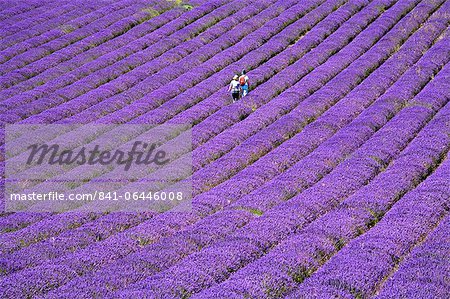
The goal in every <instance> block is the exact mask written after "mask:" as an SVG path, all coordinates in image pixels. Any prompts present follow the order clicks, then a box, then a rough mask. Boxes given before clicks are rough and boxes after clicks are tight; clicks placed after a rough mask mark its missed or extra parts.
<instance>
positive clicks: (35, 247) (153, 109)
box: [0, 0, 450, 299]
mask: <svg viewBox="0 0 450 299" xmlns="http://www.w3.org/2000/svg"><path fill="white" fill-rule="evenodd" d="M449 25H450V2H448V1H445V0H422V1H420V0H400V1H394V0H306V1H298V0H248V1H240V0H234V1H225V0H211V1H204V0H192V1H179V0H173V1H172V0H167V1H163V0H146V1H145V0H116V1H112V0H102V1H87V0H76V1H65V0H53V1H52V0H51V1H42V0H26V1H15V0H0V28H1V32H0V36H1V39H2V43H0V121H1V122H2V124H3V125H6V124H12V123H15V124H36V123H39V124H148V123H152V124H191V125H192V142H193V144H192V151H191V152H186V151H184V149H183V150H180V151H178V152H176V153H175V155H174V157H173V159H174V160H176V161H177V163H184V162H187V161H190V159H192V161H193V173H190V174H185V176H184V177H183V180H182V181H181V182H179V183H180V184H182V183H183V182H184V181H186V182H188V181H192V183H193V195H194V197H193V202H192V206H193V209H192V211H191V212H179V211H177V210H176V208H174V210H169V211H166V212H161V213H157V212H145V213H143V212H141V213H138V212H111V213H100V212H86V210H87V209H89V205H94V203H84V202H76V203H74V204H73V205H72V206H70V209H71V210H70V212H67V213H33V212H16V213H5V212H3V213H1V214H0V297H1V298H55V299H56V298H242V299H244V298H258V299H259V298H372V297H374V298H383V299H384V298H445V297H446V296H448V294H450V287H449V286H450V281H449V277H448V273H449V272H450V262H449V252H450V251H449V248H450V239H449V237H448V235H449V225H450V222H449V217H450V215H449V211H450V160H449V158H448V150H449V148H450V104H449V99H450V63H449V61H450V27H449ZM244 68H245V69H247V70H248V75H249V77H250V78H251V83H252V85H251V91H250V93H249V95H248V96H247V97H245V98H243V99H241V100H240V101H238V102H236V103H232V102H231V98H230V96H229V94H228V93H227V91H226V90H227V85H228V83H229V80H230V79H231V77H232V75H233V74H234V73H237V72H240V70H242V69H244ZM116 133H117V132H116V131H115V129H111V130H106V131H105V132H104V136H105V138H110V139H111V140H113V141H112V142H114V145H115V146H126V142H125V141H122V140H117V139H115V138H113V137H114V136H115V134H116ZM135 133H136V136H140V134H144V133H145V132H144V131H139V130H137V131H136V132H135ZM1 134H2V137H4V132H2V133H1ZM36 134H41V135H42V136H45V138H49V139H52V140H54V141H55V142H58V141H59V142H66V143H69V144H70V146H72V147H73V148H77V147H79V146H80V145H79V144H78V143H77V132H76V130H73V129H71V127H68V128H67V129H66V130H49V129H45V130H43V129H37V130H36V131H32V132H23V133H22V134H21V135H17V136H16V140H14V142H17V143H20V144H28V143H29V142H30V138H29V136H31V135H36ZM187 134H191V132H190V131H189V130H188V129H187V127H186V129H185V130H184V129H183V130H181V131H180V132H178V134H177V135H172V134H168V135H167V136H164V138H165V141H166V144H165V146H168V147H170V146H172V147H173V145H174V144H177V143H176V142H177V141H178V140H182V139H183V138H185V136H187ZM0 147H1V149H2V153H4V150H5V144H4V140H2V142H1V145H0ZM14 155H15V157H13V158H11V159H18V158H20V157H22V156H23V155H24V153H22V152H15V153H14ZM0 167H1V170H2V172H4V168H5V157H4V156H3V158H2V162H1V165H0ZM170 167H171V165H170V164H169V165H167V166H161V167H159V166H154V167H151V168H149V169H148V171H147V173H142V174H141V177H140V180H141V181H138V182H135V183H131V184H125V183H119V184H114V185H111V184H105V185H104V186H102V188H103V190H110V191H121V190H129V189H130V188H131V187H133V186H134V185H133V184H136V186H138V184H141V183H142V182H143V181H146V180H151V179H155V178H158V177H159V176H160V175H161V174H162V173H167V172H168V171H171V168H170ZM33 170H34V169H33V167H29V168H24V169H20V170H19V171H20V172H21V173H22V174H25V175H26V174H27V173H32V172H33ZM65 171H68V172H69V174H71V175H74V176H77V177H80V176H82V177H83V178H86V179H91V178H94V177H95V178H96V179H102V178H108V177H114V175H115V174H117V173H118V172H117V171H119V170H118V169H114V168H111V167H103V168H101V167H100V168H99V167H90V166H86V165H83V166H79V165H71V166H70V167H69V168H67V169H65ZM51 175H52V177H53V178H55V179H58V178H59V177H60V176H61V175H62V173H59V172H55V173H52V174H51ZM34 184H35V185H34V186H33V188H34V189H36V190H46V189H48V186H47V184H46V183H45V182H43V183H39V182H35V183H34ZM176 185H177V183H175V184H174V186H176ZM166 187H173V186H170V185H168V186H166ZM2 188H3V182H2ZM58 188H60V190H58V191H67V190H69V189H70V190H71V191H73V192H76V191H77V190H96V189H98V188H99V185H98V183H94V182H89V181H88V182H86V183H85V184H84V185H83V186H75V187H70V186H67V185H64V184H61V185H60V186H59V187H58Z"/></svg>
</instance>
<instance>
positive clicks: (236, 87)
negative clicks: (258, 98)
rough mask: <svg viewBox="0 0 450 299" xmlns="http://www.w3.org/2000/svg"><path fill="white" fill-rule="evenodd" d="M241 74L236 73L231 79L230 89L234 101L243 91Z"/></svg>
mask: <svg viewBox="0 0 450 299" xmlns="http://www.w3.org/2000/svg"><path fill="white" fill-rule="evenodd" d="M238 79H239V76H238V75H234V77H233V80H231V82H230V85H229V86H228V91H231V96H232V97H233V103H234V102H236V101H237V100H239V94H240V92H241V85H240V84H239V80H238Z"/></svg>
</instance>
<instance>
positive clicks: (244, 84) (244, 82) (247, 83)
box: [239, 70, 250, 97]
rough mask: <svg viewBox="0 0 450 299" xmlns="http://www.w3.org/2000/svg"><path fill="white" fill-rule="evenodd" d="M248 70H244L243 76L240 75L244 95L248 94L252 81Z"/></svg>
mask: <svg viewBox="0 0 450 299" xmlns="http://www.w3.org/2000/svg"><path fill="white" fill-rule="evenodd" d="M246 73H247V72H246V71H245V70H242V72H241V76H240V77H239V85H241V89H242V96H243V97H245V96H246V95H247V94H248V89H249V88H250V81H249V80H248V76H247V75H246Z"/></svg>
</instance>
